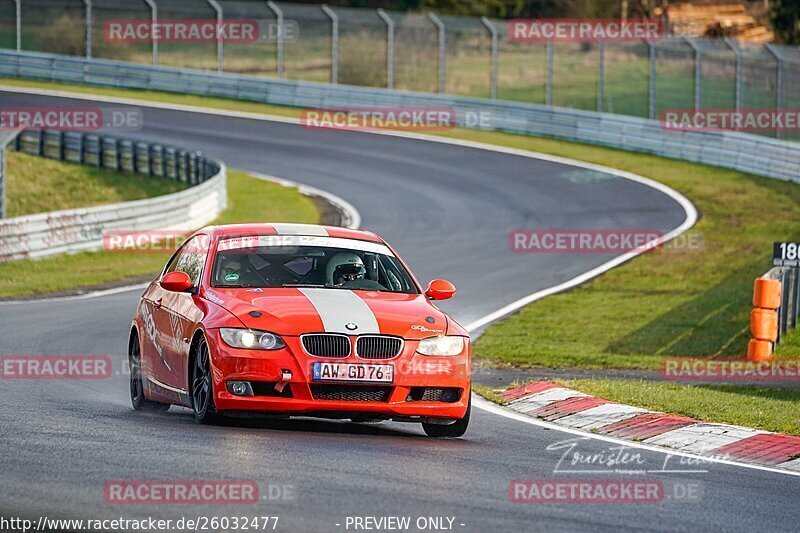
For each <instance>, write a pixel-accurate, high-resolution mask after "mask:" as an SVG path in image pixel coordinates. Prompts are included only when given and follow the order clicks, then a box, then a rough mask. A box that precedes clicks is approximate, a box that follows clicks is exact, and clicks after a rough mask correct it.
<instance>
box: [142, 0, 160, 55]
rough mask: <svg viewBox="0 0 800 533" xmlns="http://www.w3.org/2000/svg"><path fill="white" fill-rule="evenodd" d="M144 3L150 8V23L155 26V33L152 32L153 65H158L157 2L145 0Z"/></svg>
mask: <svg viewBox="0 0 800 533" xmlns="http://www.w3.org/2000/svg"><path fill="white" fill-rule="evenodd" d="M144 2H145V3H146V4H147V5H148V6H149V7H150V23H151V24H152V26H153V31H151V32H150V33H151V35H152V38H153V64H154V65H158V36H157V35H156V32H155V28H156V26H157V25H158V6H157V5H156V3H155V0H144Z"/></svg>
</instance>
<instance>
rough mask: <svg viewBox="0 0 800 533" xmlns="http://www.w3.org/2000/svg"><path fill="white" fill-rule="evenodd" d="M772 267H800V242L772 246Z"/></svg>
mask: <svg viewBox="0 0 800 533" xmlns="http://www.w3.org/2000/svg"><path fill="white" fill-rule="evenodd" d="M772 265H773V266H784V267H796V266H800V242H776V243H775V244H773V245H772Z"/></svg>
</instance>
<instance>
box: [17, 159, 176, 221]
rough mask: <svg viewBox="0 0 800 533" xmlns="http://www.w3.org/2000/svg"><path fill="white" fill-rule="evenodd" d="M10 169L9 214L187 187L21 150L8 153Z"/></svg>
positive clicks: (146, 195) (127, 198)
mask: <svg viewBox="0 0 800 533" xmlns="http://www.w3.org/2000/svg"><path fill="white" fill-rule="evenodd" d="M7 169H8V177H7V187H8V189H7V191H6V199H7V209H8V216H9V217H16V216H21V215H31V214H34V213H44V212H46V211H60V210H62V209H72V208H75V207H89V206H95V205H103V204H113V203H117V202H127V201H131V200H140V199H143V198H152V197H153V196H161V195H164V194H169V193H172V192H177V191H179V190H181V189H183V188H184V185H183V184H182V183H180V182H177V181H172V180H164V179H159V178H153V177H150V176H142V175H139V174H130V173H126V172H117V171H115V170H109V169H105V168H96V167H92V166H88V165H78V164H75V163H65V162H61V161H56V160H53V159H46V158H43V157H37V156H32V155H27V154H22V153H18V152H8V159H7ZM54 191H55V192H54Z"/></svg>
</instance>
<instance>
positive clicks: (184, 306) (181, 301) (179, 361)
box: [156, 234, 209, 392]
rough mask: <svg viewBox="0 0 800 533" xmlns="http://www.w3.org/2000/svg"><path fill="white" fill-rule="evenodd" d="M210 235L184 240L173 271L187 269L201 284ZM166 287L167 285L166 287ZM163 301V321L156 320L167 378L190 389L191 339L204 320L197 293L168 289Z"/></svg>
mask: <svg viewBox="0 0 800 533" xmlns="http://www.w3.org/2000/svg"><path fill="white" fill-rule="evenodd" d="M208 243H209V239H208V236H206V235H202V234H200V235H195V236H194V237H192V238H191V239H190V240H188V241H186V243H184V245H183V247H182V248H181V250H180V252H179V253H178V255H177V261H176V262H175V264H174V265H171V266H172V270H168V271H169V272H171V271H180V272H185V273H186V274H187V275H188V276H189V279H191V280H192V283H193V284H194V286H195V287H197V286H198V285H199V283H200V276H201V275H202V273H203V266H204V265H205V262H206V258H207V257H208ZM162 290H163V289H162ZM164 293H165V294H164V296H163V301H162V304H161V313H162V315H163V322H161V323H159V322H158V320H157V321H156V325H157V326H158V327H159V328H163V329H162V330H161V333H162V336H163V339H164V343H163V345H162V346H163V348H164V366H165V371H166V375H165V379H167V381H166V382H165V383H166V384H167V385H169V386H170V387H173V388H175V389H180V390H182V391H187V392H188V391H189V376H188V372H187V369H188V361H189V343H190V336H191V334H192V331H194V327H195V325H196V324H197V323H198V322H199V321H200V320H201V318H202V312H201V311H200V310H199V309H198V307H197V304H196V301H195V299H196V298H197V297H196V296H195V294H193V293H190V292H170V291H164Z"/></svg>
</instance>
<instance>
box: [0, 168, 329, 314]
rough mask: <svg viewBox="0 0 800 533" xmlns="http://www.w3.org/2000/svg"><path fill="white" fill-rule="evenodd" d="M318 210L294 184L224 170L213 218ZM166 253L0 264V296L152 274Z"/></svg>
mask: <svg viewBox="0 0 800 533" xmlns="http://www.w3.org/2000/svg"><path fill="white" fill-rule="evenodd" d="M318 219H319V213H318V212H317V209H316V207H315V206H314V204H313V202H312V201H311V200H310V199H309V198H307V197H305V196H302V195H301V194H300V193H299V192H298V191H297V189H294V188H289V187H283V186H281V185H277V184H274V183H269V182H266V181H263V180H259V179H256V178H253V177H251V176H249V175H247V174H246V173H244V172H240V171H236V170H229V171H228V208H227V209H226V210H225V211H224V212H223V213H222V214H221V215H220V217H219V218H218V219H217V220H216V221H214V223H216V224H231V223H235V222H260V221H281V222H304V223H315V222H317V220H318ZM169 256H170V253H105V252H102V251H98V252H82V253H78V254H68V255H59V256H56V257H51V258H46V259H40V260H36V261H34V260H21V261H11V262H8V263H1V264H0V298H19V297H28V296H36V295H40V294H46V293H52V292H58V291H64V290H71V289H76V288H81V287H94V286H101V285H104V284H108V283H112V282H119V281H121V280H126V279H136V278H141V277H143V276H155V274H156V273H157V272H158V271H159V270H160V269H161V268H162V267H163V266H164V263H165V262H166V261H167V259H168V258H169Z"/></svg>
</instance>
